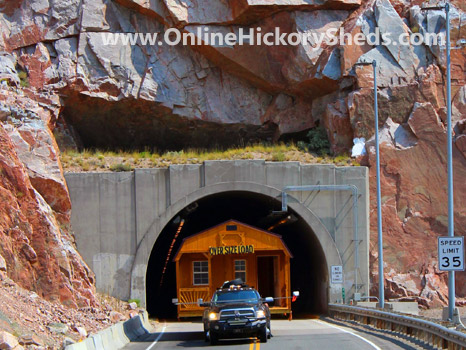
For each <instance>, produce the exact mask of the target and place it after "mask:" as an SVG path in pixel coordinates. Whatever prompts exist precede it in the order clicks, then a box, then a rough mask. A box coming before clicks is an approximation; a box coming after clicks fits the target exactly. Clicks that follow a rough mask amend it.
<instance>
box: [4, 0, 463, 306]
mask: <svg viewBox="0 0 466 350" xmlns="http://www.w3.org/2000/svg"><path fill="white" fill-rule="evenodd" d="M451 3H452V5H453V6H452V7H453V8H452V13H451V16H452V44H453V45H455V44H456V42H457V41H458V40H459V39H461V38H463V39H465V38H466V30H465V29H464V27H465V23H466V15H465V12H464V11H465V7H464V6H465V5H464V1H462V0H455V1H452V2H451ZM421 4H422V1H420V0H412V1H409V0H363V1H361V0H315V1H300V0H293V1H278V0H277V1H255V0H254V1H253V0H241V1H227V0H215V1H214V0H212V1H210V0H209V1H206V0H153V1H142V0H92V1H91V0H66V1H55V2H48V1H39V0H23V1H17V2H14V4H13V3H12V2H7V3H6V4H4V6H3V7H2V10H1V20H0V34H1V35H0V46H1V47H2V48H3V50H4V51H5V52H7V54H5V55H3V54H2V55H0V79H1V80H2V81H5V83H4V84H7V85H9V86H23V87H24V86H28V85H29V87H30V88H29V89H26V90H24V91H26V92H25V95H24V96H18V97H17V96H16V95H15V93H14V92H11V91H10V92H8V93H3V94H0V103H2V101H3V106H4V108H3V110H2V113H4V114H5V116H8V118H9V120H10V122H9V123H5V122H4V129H5V130H6V132H7V133H8V135H9V136H8V137H9V138H11V140H12V142H13V143H14V146H15V150H16V151H15V152H16V153H17V155H18V156H19V158H20V159H21V161H22V162H23V163H24V164H25V169H27V174H28V176H29V177H30V179H31V180H30V182H31V186H33V187H34V189H35V190H36V191H37V192H38V193H39V194H40V196H41V197H42V198H43V199H44V200H45V201H46V202H47V203H48V205H50V207H51V208H52V209H53V210H54V212H55V215H56V217H58V218H59V219H60V221H61V222H66V218H67V215H68V214H69V198H68V195H67V192H66V185H65V183H64V180H63V177H62V174H61V169H60V164H59V160H58V157H57V151H56V149H57V148H56V145H55V141H54V138H53V135H52V133H51V130H53V129H54V128H55V127H56V122H57V119H62V120H64V121H65V122H64V123H63V125H71V126H72V127H73V129H74V132H71V134H73V135H78V136H77V137H76V143H78V144H81V145H83V146H85V147H101V148H144V147H155V148H160V149H181V148H185V147H196V146H197V147H212V146H214V147H226V146H230V145H235V144H244V143H247V142H254V141H259V140H267V141H276V140H279V139H280V137H282V136H283V135H286V134H293V133H298V132H302V131H306V130H308V129H311V128H313V127H316V126H319V125H322V126H324V127H325V128H326V129H327V133H328V136H329V139H330V141H331V144H332V150H333V151H334V152H337V153H344V152H348V151H349V150H350V148H351V146H352V140H353V138H354V137H364V138H366V139H370V138H371V137H372V136H373V134H374V125H373V114H374V110H373V101H374V97H373V76H372V67H370V66H358V65H357V64H358V63H361V62H368V61H372V60H376V61H377V77H378V88H379V102H380V103H379V107H380V108H379V113H380V125H379V126H380V127H381V128H382V127H383V128H384V129H383V132H382V142H383V144H382V153H383V156H382V166H383V192H384V194H383V195H384V207H383V214H384V228H385V230H386V233H385V236H386V242H387V246H386V256H387V269H386V271H387V276H386V279H387V288H388V291H389V293H387V294H389V295H390V296H393V297H396V296H403V297H417V298H420V300H421V299H422V300H423V302H424V303H425V305H433V304H436V303H442V302H444V298H445V284H444V281H445V274H443V273H440V272H439V271H438V270H437V269H436V261H435V259H434V255H432V254H433V253H431V252H434V253H435V251H436V249H434V248H435V244H436V237H437V236H438V235H441V234H444V233H445V232H446V231H445V230H446V226H445V225H446V224H445V217H446V204H445V203H446V191H445V184H446V172H445V152H446V150H445V148H446V147H445V142H446V135H445V130H444V124H445V118H446V108H445V106H446V103H445V100H446V98H445V78H444V76H445V63H444V62H445V50H444V47H442V46H439V45H417V46H415V45H404V46H403V45H395V44H394V43H382V44H380V43H372V42H369V43H366V44H364V45H356V44H355V43H354V42H353V43H349V42H346V43H340V44H337V45H328V44H325V43H324V44H323V45H321V46H320V45H316V42H314V41H313V40H312V39H311V42H308V43H309V44H310V45H303V44H300V45H297V46H283V45H279V46H277V45H274V46H266V45H260V46H258V45H244V46H239V45H235V46H228V45H223V46H222V45H213V44H212V43H210V44H209V43H206V42H201V44H200V45H193V44H191V45H181V44H180V45H176V46H169V45H168V44H167V43H164V42H162V43H161V44H159V43H158V41H155V42H154V44H153V45H144V44H143V43H142V42H141V38H140V39H139V40H138V41H137V43H136V44H135V45H126V44H124V43H123V42H122V41H120V40H119V39H118V38H117V39H118V40H116V41H115V42H114V43H109V44H107V45H106V44H105V41H107V40H110V42H111V41H112V38H113V39H115V36H113V37H110V36H108V35H109V34H115V33H150V34H154V33H156V34H157V35H158V38H159V39H160V38H163V35H164V33H166V31H167V30H168V29H169V28H173V27H175V28H178V29H180V30H181V31H182V32H183V33H193V34H194V36H195V37H196V36H197V35H198V33H199V30H200V31H201V32H202V31H208V32H211V33H228V32H229V33H238V32H239V31H240V30H245V31H249V30H252V29H257V28H258V27H261V28H262V30H263V32H266V31H274V30H275V28H278V29H279V30H280V31H281V32H282V33H287V34H289V33H306V34H313V35H316V36H317V37H318V36H319V35H320V34H323V33H324V32H326V30H328V29H334V30H340V31H341V32H342V33H343V34H348V35H351V36H353V37H354V36H355V35H357V34H359V35H362V36H363V37H366V38H377V37H378V35H389V36H390V37H391V38H396V37H397V36H399V35H412V34H413V33H420V34H426V33H434V32H438V31H441V32H442V31H443V32H444V31H445V18H444V14H443V13H442V12H441V11H434V12H428V13H426V12H424V11H421V10H420V8H419V5H421ZM377 31H378V32H379V34H377ZM106 35H107V36H106ZM316 36H315V37H311V38H316ZM120 39H121V37H120ZM465 62H466V49H465V48H463V49H458V50H453V51H452V81H453V89H452V91H453V121H454V128H455V135H454V142H455V145H454V146H455V147H454V149H455V154H454V157H455V193H456V196H455V201H456V202H455V209H456V214H455V223H456V233H457V234H458V235H464V234H465V231H464V227H465V225H464V223H465V220H466V213H465V212H464V208H465V205H464V204H465V203H464V198H465V197H466V196H465V186H466V185H465V184H466V181H465V175H466V174H465V156H466V122H465V119H466V85H465V84H466V74H465V72H466V67H465ZM19 91H22V89H20V90H19ZM34 91H35V92H34ZM39 91H40V93H39ZM44 91H47V93H44ZM57 94H60V96H61V97H62V98H61V99H58V98H57V97H56V96H57ZM11 106H15V108H16V107H18V108H17V109H18V110H19V112H17V111H16V109H15V108H13V107H11ZM26 111H31V113H27V112H26ZM2 115H3V114H2ZM0 119H2V121H4V120H5V117H2V118H0ZM368 150H369V152H368V153H369V156H368V159H367V162H368V165H369V166H371V181H372V182H371V186H372V187H373V186H374V182H373V179H374V176H372V175H374V171H373V167H372V165H373V164H374V159H373V158H374V155H373V152H372V151H371V150H372V148H371V144H370V143H369V144H368ZM433 181H435V183H436V184H437V186H432V182H433ZM374 208H375V201H373V203H372V212H374ZM374 220H375V215H371V232H372V235H373V237H375V236H374V235H375V231H376V227H375V221H374ZM408 242H413V243H412V244H414V245H419V248H420V247H428V248H429V249H419V250H418V251H416V254H411V252H412V246H410V247H408ZM371 244H372V248H371V251H372V252H373V255H372V258H373V259H374V258H375V254H376V253H375V252H376V245H375V244H376V243H375V240H374V239H373V240H372V242H371ZM410 244H411V243H410ZM421 244H422V245H421ZM427 250H428V251H429V253H427V252H426V251H427ZM0 254H1V252H0ZM2 255H3V254H2ZM4 257H5V256H4ZM5 258H6V257H5ZM374 261H375V259H374ZM373 266H376V265H373ZM375 272H376V269H374V273H375ZM457 276H458V277H457V278H458V283H457V293H458V294H459V295H460V296H466V283H465V282H466V281H465V278H466V275H465V274H464V273H458V274H457ZM373 277H374V278H375V277H376V276H375V275H373Z"/></svg>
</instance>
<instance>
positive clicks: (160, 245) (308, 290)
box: [146, 191, 328, 319]
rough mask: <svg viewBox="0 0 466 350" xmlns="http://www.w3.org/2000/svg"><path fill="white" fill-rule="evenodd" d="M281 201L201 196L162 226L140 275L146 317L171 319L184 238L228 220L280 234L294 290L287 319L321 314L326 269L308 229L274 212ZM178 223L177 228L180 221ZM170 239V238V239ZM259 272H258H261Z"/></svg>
mask: <svg viewBox="0 0 466 350" xmlns="http://www.w3.org/2000/svg"><path fill="white" fill-rule="evenodd" d="M280 209H281V202H280V200H279V199H276V198H272V197H270V196H267V195H264V194H259V193H254V192H247V191H228V192H223V193H216V194H212V195H208V196H206V197H203V198H201V199H199V200H197V201H195V202H193V203H191V204H189V205H188V206H186V207H185V208H184V209H182V210H181V211H179V212H178V213H177V214H176V215H175V216H174V217H173V218H172V219H171V220H170V221H169V222H168V224H167V225H166V226H165V227H164V228H163V230H162V231H161V232H160V235H159V236H158V238H157V240H156V242H155V244H154V246H153V248H152V252H151V255H150V259H149V263H148V266H147V272H146V303H147V309H148V311H149V313H150V314H151V316H156V317H158V318H164V319H167V318H168V319H169V318H175V317H176V306H175V305H173V304H172V299H173V298H175V297H176V269H175V263H174V262H173V258H174V255H175V254H176V252H177V250H178V249H179V247H180V245H181V243H182V241H183V239H184V238H187V237H189V236H192V235H194V234H196V233H199V232H201V231H204V230H206V229H209V228H211V227H213V226H215V225H218V224H220V223H223V222H225V221H227V220H230V219H233V220H237V221H240V222H243V223H245V224H248V225H251V226H254V227H257V228H260V229H263V230H269V231H270V232H273V233H276V234H279V235H281V236H282V238H283V241H284V243H285V244H286V245H287V246H288V248H289V250H290V251H291V253H292V255H293V258H292V259H291V267H290V270H291V290H293V291H294V290H299V291H300V294H301V296H300V298H298V300H297V301H296V302H295V303H293V306H292V310H293V315H294V316H296V315H298V316H299V315H300V314H307V315H309V314H321V313H325V312H326V309H327V303H328V272H327V271H328V266H327V262H326V258H325V254H324V251H323V249H322V247H321V244H320V243H319V240H318V238H317V236H316V235H315V233H314V232H313V230H312V228H311V226H310V225H309V224H308V223H307V222H306V221H305V220H304V219H303V218H302V217H301V216H300V215H298V214H297V213H296V212H295V211H294V210H293V209H291V208H289V211H288V212H287V213H281V212H279V211H280ZM181 220H184V224H183V226H182V228H181V231H179V235H178V237H176V233H177V231H178V230H179V229H180V222H181ZM175 237H176V239H175ZM261 273H264V271H261Z"/></svg>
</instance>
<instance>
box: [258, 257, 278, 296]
mask: <svg viewBox="0 0 466 350" xmlns="http://www.w3.org/2000/svg"><path fill="white" fill-rule="evenodd" d="M277 258H278V257H276V256H258V257H257V287H258V290H259V294H260V295H261V297H263V298H266V297H276V296H277V295H276V293H275V292H276V286H278V270H277V268H278V266H277V261H278V259H277Z"/></svg>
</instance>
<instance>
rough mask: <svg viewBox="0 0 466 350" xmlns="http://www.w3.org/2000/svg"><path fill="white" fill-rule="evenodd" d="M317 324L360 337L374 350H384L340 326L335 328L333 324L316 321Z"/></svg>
mask: <svg viewBox="0 0 466 350" xmlns="http://www.w3.org/2000/svg"><path fill="white" fill-rule="evenodd" d="M315 321H316V322H318V323H320V324H323V325H326V326H330V327H332V328H336V329H338V330H340V331H342V332H344V333H349V334H351V335H354V336H355V337H358V338H359V339H361V340H363V341H365V342H366V343H368V344H369V345H371V346H372V347H373V348H374V349H377V350H382V349H381V348H379V347H378V346H377V345H375V344H374V343H373V342H371V341H370V340H367V339H366V338H364V337H361V336H360V335H359V334H356V333H353V332H351V331H348V330H346V329H343V328H341V327H338V326H334V325H333V324H330V323H327V322H323V321H320V320H315Z"/></svg>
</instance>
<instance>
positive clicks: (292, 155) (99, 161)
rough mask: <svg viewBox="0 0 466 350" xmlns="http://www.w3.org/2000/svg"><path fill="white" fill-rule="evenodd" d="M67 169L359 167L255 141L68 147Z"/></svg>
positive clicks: (345, 157) (64, 162)
mask: <svg viewBox="0 0 466 350" xmlns="http://www.w3.org/2000/svg"><path fill="white" fill-rule="evenodd" d="M60 159H61V162H62V165H63V169H64V170H65V171H67V172H87V171H99V172H100V171H131V170H133V169H138V168H166V167H168V166H170V165H172V164H202V163H203V162H204V161H208V160H242V159H243V160H246V159H264V160H266V161H271V162H285V161H298V162H301V163H304V164H319V163H321V164H335V165H338V166H349V165H354V166H358V165H359V164H358V163H357V162H356V161H355V160H353V159H351V158H350V157H349V156H348V155H339V156H318V155H316V154H312V153H309V152H305V151H303V150H301V149H299V148H298V147H297V146H296V145H294V144H284V143H281V144H257V145H251V146H246V147H241V148H231V149H227V150H199V149H189V150H183V151H177V152H165V153H162V154H159V153H157V152H151V151H149V150H145V151H134V152H127V151H117V152H115V151H102V150H83V151H76V150H67V151H64V152H62V153H61V156H60Z"/></svg>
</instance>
